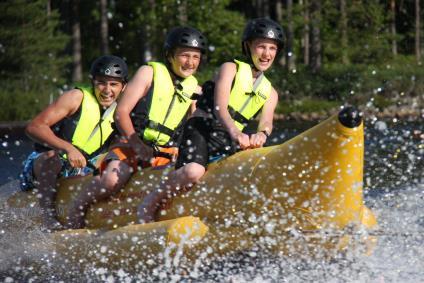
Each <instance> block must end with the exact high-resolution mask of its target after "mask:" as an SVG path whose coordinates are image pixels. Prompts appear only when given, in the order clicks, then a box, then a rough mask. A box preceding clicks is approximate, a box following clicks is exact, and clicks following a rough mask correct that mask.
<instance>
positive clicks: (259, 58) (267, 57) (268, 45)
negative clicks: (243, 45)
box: [248, 38, 278, 72]
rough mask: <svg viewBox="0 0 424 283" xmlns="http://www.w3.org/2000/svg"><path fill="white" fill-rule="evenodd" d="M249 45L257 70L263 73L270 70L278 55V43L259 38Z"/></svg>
mask: <svg viewBox="0 0 424 283" xmlns="http://www.w3.org/2000/svg"><path fill="white" fill-rule="evenodd" d="M248 45H249V48H250V54H251V56H252V61H253V64H254V65H255V67H256V69H258V70H259V71H261V72H264V71H266V70H268V69H269V67H271V65H272V63H273V62H274V59H275V56H276V55H277V51H278V46H277V43H276V42H275V41H274V40H272V39H265V38H257V39H254V40H252V41H251V42H249V43H248Z"/></svg>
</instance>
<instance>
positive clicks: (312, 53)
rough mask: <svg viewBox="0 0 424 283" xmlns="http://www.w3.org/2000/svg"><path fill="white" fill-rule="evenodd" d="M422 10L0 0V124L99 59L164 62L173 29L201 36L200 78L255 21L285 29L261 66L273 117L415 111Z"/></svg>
mask: <svg viewBox="0 0 424 283" xmlns="http://www.w3.org/2000/svg"><path fill="white" fill-rule="evenodd" d="M422 10H423V9H422V3H420V0H389V1H378V0H370V1H365V0H336V1H330V0H316V1H312V0H298V1H293V0H232V1H230V0H143V1H135V0H127V1H122V0H121V1H118V0H98V1H89V0H86V1H80V0H63V1H53V0H33V1H25V0H6V1H1V2H0V11H2V13H1V15H0V65H1V69H0V72H1V76H0V81H1V89H0V107H1V111H0V121H22V120H28V119H31V117H32V116H34V115H35V114H36V113H37V112H39V111H40V110H41V109H42V108H44V107H45V106H46V105H47V104H48V103H50V102H51V101H53V100H54V99H55V98H56V97H57V96H59V95H60V94H61V93H63V91H66V90H68V89H70V88H72V87H73V86H74V84H75V83H80V82H89V78H88V73H87V72H88V70H89V67H90V64H91V62H92V61H93V59H95V58H96V57H97V56H100V55H102V54H114V55H117V56H121V57H123V58H124V59H125V60H126V61H127V63H128V65H129V67H130V74H133V73H134V71H135V70H136V69H137V68H138V67H139V66H140V65H142V64H144V63H145V62H147V61H150V60H162V59H163V58H162V56H163V54H162V44H163V40H164V38H165V35H166V33H167V31H168V30H169V29H170V28H172V27H174V26H179V25H189V26H193V27H196V28H198V29H199V30H201V31H202V32H203V33H204V34H205V35H206V36H207V38H208V40H209V52H208V54H207V59H206V61H205V63H204V64H203V66H202V68H201V71H200V72H199V73H198V76H197V77H198V78H199V81H200V82H204V81H206V80H207V79H210V78H211V77H212V76H213V74H214V72H215V71H216V70H217V67H218V66H219V65H220V64H221V63H223V62H225V61H227V60H231V59H232V58H234V57H236V56H239V55H240V53H241V43H240V38H241V33H242V30H243V27H244V25H245V23H246V22H247V21H248V20H249V19H251V18H254V17H269V18H272V19H274V20H275V21H277V22H279V23H280V24H281V25H282V26H283V27H284V29H285V33H286V40H287V44H286V46H285V50H284V52H282V54H281V56H280V58H278V62H276V64H275V66H274V67H273V68H272V70H270V71H269V73H268V76H269V77H270V80H271V81H272V82H273V85H274V86H275V88H276V89H277V91H278V93H279V95H280V102H279V106H278V112H279V113H281V114H284V115H289V114H290V113H293V112H301V113H303V112H314V111H326V110H328V109H333V108H334V107H338V106H340V105H342V104H345V103H350V104H355V105H359V106H363V107H368V108H372V109H375V110H376V111H384V109H395V108H393V107H401V106H405V107H409V106H410V107H417V103H418V108H422V104H421V103H422V102H423V94H424V68H423V64H422V61H423V59H422V54H423V45H424V44H423V20H422V19H423V11H422ZM414 105H415V106H414ZM390 107H392V108H390Z"/></svg>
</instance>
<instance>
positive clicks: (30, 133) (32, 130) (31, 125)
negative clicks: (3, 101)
mask: <svg viewBox="0 0 424 283" xmlns="http://www.w3.org/2000/svg"><path fill="white" fill-rule="evenodd" d="M36 132H37V127H36V125H34V123H32V122H30V123H29V124H28V125H27V126H26V127H25V134H26V135H27V136H29V137H32V136H34V134H35V133H36Z"/></svg>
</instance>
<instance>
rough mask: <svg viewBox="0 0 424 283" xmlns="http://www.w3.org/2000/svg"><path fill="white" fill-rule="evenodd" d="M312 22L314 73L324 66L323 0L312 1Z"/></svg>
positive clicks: (312, 65)
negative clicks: (322, 44)
mask: <svg viewBox="0 0 424 283" xmlns="http://www.w3.org/2000/svg"><path fill="white" fill-rule="evenodd" d="M311 23H312V54H311V68H312V72H313V73H318V72H319V71H320V70H321V67H322V57H321V28H320V25H321V0H315V1H312V3H311Z"/></svg>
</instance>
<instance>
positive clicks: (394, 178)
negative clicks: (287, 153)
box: [0, 121, 424, 282]
mask: <svg viewBox="0 0 424 283" xmlns="http://www.w3.org/2000/svg"><path fill="white" fill-rule="evenodd" d="M377 122H381V121H374V122H372V121H371V122H368V124H367V125H366V132H365V133H366V135H365V140H366V142H365V150H366V153H365V170H364V172H365V174H364V181H365V201H366V203H367V205H368V206H369V207H370V208H371V209H372V210H373V211H374V212H375V213H376V215H377V217H378V220H379V226H380V227H379V230H378V238H379V241H378V244H377V247H376V249H375V251H374V253H373V254H372V255H370V256H366V255H363V254H362V253H359V252H357V251H351V252H347V253H346V254H343V255H340V256H339V257H337V258H335V259H332V260H328V259H324V258H318V259H311V258H300V257H299V256H296V257H290V256H278V255H271V254H269V253H267V252H265V251H264V250H262V249H261V248H256V249H252V250H249V251H245V252H243V253H239V254H237V255H233V256H228V257H225V258H220V259H215V260H207V259H206V260H197V261H195V264H194V265H193V264H192V265H186V266H184V264H181V262H180V266H178V267H175V268H169V267H164V266H160V267H157V268H156V269H153V271H149V272H143V271H142V269H140V270H136V271H128V269H127V268H126V266H125V264H122V266H120V267H119V268H116V269H108V268H106V267H102V268H94V267H93V266H91V265H90V263H89V262H84V260H83V259H81V260H82V263H83V264H81V265H80V266H75V265H74V264H70V263H68V262H66V261H64V259H62V258H60V257H58V256H57V255H56V254H55V253H54V250H52V249H51V247H50V246H49V241H50V238H49V237H48V236H46V234H45V233H42V232H41V231H39V230H38V228H37V227H36V226H35V225H31V223H28V221H22V217H21V216H20V215H17V214H16V213H15V212H13V211H10V210H5V209H4V206H3V205H2V206H1V207H0V227H1V228H0V280H4V281H6V282H13V281H14V280H15V281H21V280H24V281H31V280H32V281H59V280H65V281H93V282H97V281H107V282H130V281H140V282H145V281H168V282H178V281H183V282H247V281H248V282H422V281H424V249H422V244H423V242H424V241H423V240H424V239H423V236H424V175H423V172H424V161H423V158H424V140H423V139H422V138H421V136H420V133H423V132H424V129H423V125H422V124H419V123H414V122H408V123H399V122H397V123H384V124H382V123H377ZM294 126H295V127H294V128H290V129H287V128H285V129H279V130H277V131H275V133H274V134H273V136H272V143H280V142H281V141H282V140H286V139H288V138H290V137H292V136H294V135H295V134H297V133H298V131H297V130H294V129H295V128H298V126H299V125H294ZM303 126H304V125H303ZM21 134H22V133H20V134H19V133H18V134H7V136H5V134H4V133H3V134H2V135H1V136H0V146H1V148H2V150H1V153H0V166H1V170H0V184H4V183H6V182H8V181H10V180H13V179H15V176H16V175H17V174H18V171H19V170H20V162H21V161H22V160H23V159H24V158H25V156H26V154H27V153H28V152H29V150H30V144H29V142H28V140H27V139H25V138H23V137H22V135H21ZM0 195H1V194H0ZM19 221H22V222H19ZM12 222H13V224H15V225H14V226H15V227H19V229H17V230H14V231H11V230H8V229H7V227H10V226H12V225H9V224H11V223H12ZM17 223H18V224H19V225H16V224H17ZM37 243H38V244H37ZM39 243H43V244H42V245H40V244H39ZM87 248H90V247H87ZM168 262H171V263H172V260H169V261H168ZM81 267H82V268H83V270H82V271H81Z"/></svg>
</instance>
